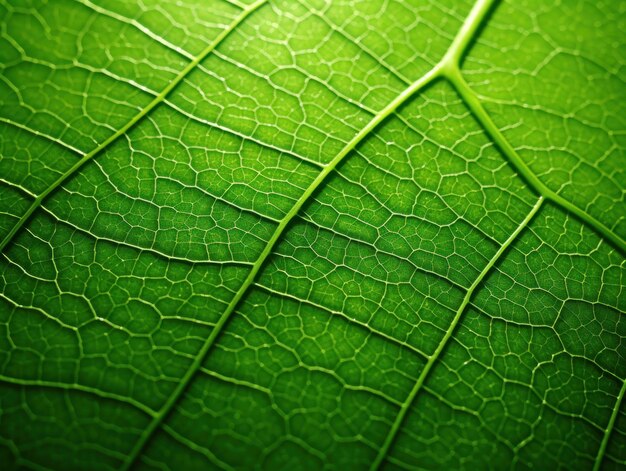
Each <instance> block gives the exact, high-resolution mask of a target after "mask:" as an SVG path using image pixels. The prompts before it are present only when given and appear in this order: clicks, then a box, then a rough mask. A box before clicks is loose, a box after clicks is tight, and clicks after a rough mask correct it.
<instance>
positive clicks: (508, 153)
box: [444, 67, 626, 254]
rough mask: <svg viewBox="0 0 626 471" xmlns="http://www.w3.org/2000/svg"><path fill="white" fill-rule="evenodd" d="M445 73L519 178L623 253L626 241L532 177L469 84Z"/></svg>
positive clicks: (452, 70)
mask: <svg viewBox="0 0 626 471" xmlns="http://www.w3.org/2000/svg"><path fill="white" fill-rule="evenodd" d="M444 74H445V76H446V78H447V79H448V80H449V81H450V83H452V85H453V86H454V87H455V88H456V90H457V91H458V93H459V95H461V97H462V98H463V100H464V101H465V103H466V104H467V106H468V107H469V109H470V111H471V112H472V114H473V115H474V116H475V117H476V119H477V120H478V122H479V123H480V124H481V126H483V128H484V129H485V131H487V133H488V134H489V135H490V136H491V138H492V139H493V140H494V141H495V143H496V144H497V145H498V147H499V148H500V149H501V150H502V152H503V153H504V155H505V157H506V158H507V159H508V160H509V162H510V163H511V165H513V167H514V168H515V169H516V170H517V172H518V173H519V174H520V175H522V177H523V178H524V179H525V180H526V181H527V182H528V183H529V184H530V185H531V187H533V189H534V190H535V191H536V192H537V193H538V194H540V195H542V196H543V197H544V198H546V199H548V200H550V201H552V202H554V203H556V204H557V205H559V206H561V207H562V208H563V209H565V210H566V211H568V212H570V213H571V214H574V215H575V216H576V217H578V218H579V219H580V220H581V221H583V222H584V223H586V224H587V225H589V226H591V227H592V228H593V229H595V230H596V231H597V232H598V233H599V234H600V235H602V236H603V237H604V238H606V239H607V240H608V241H610V242H611V243H612V244H613V245H614V246H615V247H616V248H617V249H618V250H619V251H620V252H622V253H623V254H626V241H625V240H624V239H622V238H621V237H620V236H619V235H617V234H616V233H615V232H613V231H612V230H611V229H610V228H609V227H607V226H606V225H604V224H603V223H602V222H600V221H599V220H598V219H596V218H595V217H593V216H592V215H591V214H589V213H588V212H587V211H585V210H583V209H582V208H580V207H578V206H576V205H575V204H573V203H572V202H570V201H568V200H566V199H565V198H563V197H562V196H561V195H559V194H558V193H556V192H554V191H552V190H551V189H550V188H548V187H547V186H546V185H545V184H544V183H543V182H542V181H541V180H540V179H539V178H538V177H537V175H535V174H534V172H533V171H532V170H530V168H529V167H528V166H527V165H526V163H525V162H524V161H523V160H522V158H521V157H520V156H519V154H518V153H517V152H516V151H515V149H514V148H513V146H512V145H511V144H510V143H509V141H508V140H507V139H506V138H505V137H504V134H502V132H501V131H500V129H498V127H497V126H496V124H495V123H494V122H493V121H492V119H491V117H490V116H489V114H488V113H487V111H486V110H485V108H484V107H483V105H482V104H481V103H480V100H479V99H478V96H477V95H476V93H475V92H474V91H473V90H472V89H471V88H470V86H469V85H468V83H467V82H466V81H465V79H464V78H463V76H462V74H461V72H460V70H459V69H458V67H454V68H447V69H445V70H444Z"/></svg>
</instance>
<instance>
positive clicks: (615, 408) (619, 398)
mask: <svg viewBox="0 0 626 471" xmlns="http://www.w3.org/2000/svg"><path fill="white" fill-rule="evenodd" d="M625 394H626V380H624V381H623V382H622V388H621V389H620V392H619V395H618V396H617V400H616V401H615V406H613V412H612V413H611V418H610V419H609V423H608V424H607V426H606V429H605V431H604V436H603V437H602V443H600V448H599V449H598V454H597V456H596V461H595V463H594V465H593V471H600V467H601V466H602V460H603V459H604V455H605V453H606V449H607V447H608V445H609V440H610V439H611V433H612V432H613V428H614V427H615V422H616V421H617V416H618V415H619V410H620V407H621V405H622V401H623V400H624V395H625Z"/></svg>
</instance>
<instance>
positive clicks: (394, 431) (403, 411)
mask: <svg viewBox="0 0 626 471" xmlns="http://www.w3.org/2000/svg"><path fill="white" fill-rule="evenodd" d="M543 202H544V197H543V196H540V197H539V199H538V200H537V202H536V203H535V206H533V208H532V209H531V210H530V212H529V213H528V214H527V215H526V217H525V218H524V220H523V221H522V222H521V223H520V225H519V226H517V228H516V229H515V231H514V232H513V233H512V234H511V235H510V236H509V238H508V239H507V240H506V241H505V242H504V243H503V244H502V246H500V249H499V250H498V251H497V252H496V253H495V255H494V256H493V257H492V258H491V260H490V261H489V263H487V265H485V267H484V268H483V270H482V271H481V272H480V274H479V275H478V277H477V278H476V280H474V283H472V286H470V287H469V289H468V290H467V292H466V293H465V297H464V298H463V301H462V302H461V305H460V306H459V308H458V309H457V311H456V314H455V316H454V318H453V319H452V322H451V323H450V326H449V327H448V330H447V331H446V333H445V334H444V336H443V337H442V339H441V341H440V342H439V345H437V348H436V349H435V351H434V352H433V354H432V355H431V356H430V357H429V358H428V361H427V362H426V365H425V366H424V368H423V369H422V372H421V373H420V375H419V377H418V378H417V381H416V382H415V385H414V386H413V389H411V392H410V393H409V395H408V396H407V398H406V400H405V401H404V403H403V404H402V406H401V407H400V412H399V413H398V415H397V416H396V419H395V421H394V423H393V425H392V426H391V429H390V431H389V433H388V434H387V438H386V439H385V442H384V443H383V446H382V447H381V448H380V450H379V452H378V455H377V456H376V459H375V460H374V462H373V463H372V466H371V468H370V469H371V470H376V469H378V468H379V466H380V465H381V464H382V462H383V460H384V459H385V457H386V456H387V453H388V452H389V449H390V448H391V445H392V444H393V442H394V440H395V438H396V436H397V435H398V432H399V431H400V427H401V426H402V423H403V422H404V418H405V417H406V415H407V413H408V411H409V409H410V408H411V405H412V404H413V402H414V400H415V397H416V396H417V394H418V393H419V391H420V390H421V389H422V386H423V385H424V381H425V380H426V378H427V377H428V373H430V370H431V369H432V368H433V366H434V365H435V363H436V362H437V360H438V358H439V356H440V355H441V352H442V351H443V350H444V349H445V347H446V345H447V344H448V341H449V340H450V338H451V337H452V334H453V333H454V330H455V328H456V326H457V325H458V323H459V321H460V320H461V317H462V315H463V313H464V312H465V309H466V308H467V305H468V304H469V302H470V300H471V298H472V295H473V294H474V291H475V290H476V288H477V287H478V286H479V285H480V283H481V282H482V281H483V280H484V279H485V277H486V276H487V274H489V272H490V271H491V268H493V266H494V265H495V264H496V262H497V261H498V260H499V259H500V257H501V256H502V254H503V253H504V252H505V251H506V249H507V248H508V247H509V246H510V245H511V244H512V243H513V242H514V241H515V239H517V236H518V235H519V234H520V232H522V230H523V229H524V228H525V227H526V226H527V225H528V223H529V222H530V221H531V219H532V218H533V216H534V215H535V214H536V213H537V211H539V208H541V205H542V204H543Z"/></svg>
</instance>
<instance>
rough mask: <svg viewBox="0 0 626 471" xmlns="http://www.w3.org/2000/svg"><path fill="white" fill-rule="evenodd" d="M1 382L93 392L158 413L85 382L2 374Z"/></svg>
mask: <svg viewBox="0 0 626 471" xmlns="http://www.w3.org/2000/svg"><path fill="white" fill-rule="evenodd" d="M0 382H1V383H7V384H14V385H19V386H30V387H39V388H49V389H58V390H61V391H65V392H69V391H79V392H82V393H86V394H92V395H94V396H98V397H101V398H103V399H110V400H112V401H117V402H123V403H125V404H128V405H130V406H132V407H134V408H136V409H139V410H140V411H142V412H143V413H145V414H147V415H149V416H150V417H153V416H154V415H155V414H156V411H155V410H153V409H151V408H150V407H148V406H146V405H145V404H143V403H141V402H139V401H137V400H135V399H132V398H130V397H126V396H121V395H119V394H115V393H110V392H107V391H102V390H100V389H97V388H93V387H91V386H85V385H83V384H78V383H61V382H57V381H46V380H38V379H33V380H30V379H20V378H12V377H10V376H5V375H0Z"/></svg>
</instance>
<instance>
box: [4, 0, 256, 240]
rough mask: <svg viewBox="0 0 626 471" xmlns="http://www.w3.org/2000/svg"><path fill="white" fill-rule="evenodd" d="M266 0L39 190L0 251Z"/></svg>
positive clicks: (237, 20)
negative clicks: (52, 196)
mask: <svg viewBox="0 0 626 471" xmlns="http://www.w3.org/2000/svg"><path fill="white" fill-rule="evenodd" d="M266 2H267V0H258V1H257V2H255V3H253V4H252V5H250V6H249V7H247V8H246V9H244V10H243V13H242V14H241V15H239V16H238V17H237V18H236V19H235V20H233V22H232V23H230V24H229V25H228V26H227V27H226V28H225V29H224V30H223V31H222V32H221V33H220V34H219V35H218V36H217V37H216V38H215V39H214V40H213V42H211V44H209V45H208V46H207V47H206V48H205V49H204V50H203V51H202V52H201V53H200V54H198V55H197V56H196V57H195V58H194V59H193V60H192V61H191V62H189V63H188V64H187V66H185V68H184V69H183V70H181V71H180V72H179V74H178V75H177V76H176V77H175V78H174V79H173V80H172V81H171V82H170V83H169V84H168V85H167V87H165V88H164V89H163V91H162V92H161V93H159V94H158V95H157V96H155V97H154V99H153V100H152V101H151V102H150V103H148V105H146V107H145V108H142V109H141V111H139V113H137V114H136V115H135V116H133V118H132V119H131V120H130V121H128V122H127V123H126V124H125V125H124V126H122V127H121V128H120V129H118V130H117V131H116V132H115V133H114V134H112V135H111V136H109V138H107V139H106V140H105V141H103V142H102V143H101V144H100V145H98V147H96V148H95V149H93V150H92V151H90V152H89V153H87V154H85V155H83V156H82V157H81V158H80V160H78V161H77V162H76V163H75V164H74V165H72V166H71V167H70V168H69V169H68V170H67V171H66V172H65V173H64V174H63V175H61V176H60V177H59V178H58V179H57V180H55V181H54V183H52V184H51V185H50V186H49V187H48V188H46V189H45V190H44V191H43V192H42V193H40V194H39V195H38V196H37V197H36V198H35V200H34V201H33V202H32V203H31V205H30V206H29V208H28V209H27V210H26V212H25V213H24V214H23V215H22V217H21V218H20V219H19V221H18V222H17V223H16V224H15V225H14V226H13V227H12V228H11V230H10V231H9V233H8V234H7V235H6V236H5V237H4V239H2V242H0V252H2V251H3V250H4V248H5V247H6V246H7V245H8V244H9V242H11V240H13V237H15V234H17V232H18V231H19V230H20V229H21V228H22V227H23V226H24V224H26V222H27V221H28V220H29V218H30V217H31V216H32V214H33V213H34V212H35V211H36V210H37V208H39V207H40V206H41V204H42V203H43V201H44V200H45V199H46V198H47V197H48V196H49V195H50V193H52V192H53V191H54V190H56V189H57V188H59V187H60V186H61V185H62V184H63V183H64V182H65V181H66V180H67V179H68V178H70V177H71V176H72V175H74V173H76V172H77V171H78V170H79V169H80V168H81V167H82V166H83V165H85V164H86V163H87V162H89V161H90V160H91V159H93V158H94V157H95V156H97V155H98V154H100V153H101V152H102V151H103V150H104V149H106V148H108V147H109V146H110V145H111V144H112V143H113V142H115V141H116V140H117V139H118V138H119V137H121V136H123V135H124V134H126V132H127V131H128V130H129V129H130V128H132V127H133V126H134V125H135V124H137V123H138V122H139V121H140V120H141V119H142V118H143V117H144V116H146V115H147V114H148V113H150V111H152V110H153V109H154V108H155V107H156V106H157V105H158V104H159V103H161V102H162V101H163V100H164V99H165V98H166V97H167V96H168V95H169V94H170V92H171V91H172V90H173V89H174V88H176V86H177V85H178V84H180V83H181V82H182V81H183V80H184V79H185V77H187V76H188V75H189V74H190V73H191V72H192V71H193V70H194V69H195V68H196V67H197V65H198V64H199V63H200V62H202V60H204V58H205V57H206V56H208V55H209V54H210V53H211V52H212V51H213V50H214V49H215V48H216V47H217V45H218V44H220V43H221V42H222V41H223V40H224V38H226V37H227V36H228V35H229V34H230V33H232V32H233V30H234V29H235V28H236V27H237V26H238V25H239V24H240V23H241V22H242V21H243V20H245V19H246V18H247V17H248V16H250V14H251V13H253V12H254V11H255V10H257V9H258V8H259V7H260V6H261V5H263V4H264V3H266Z"/></svg>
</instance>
